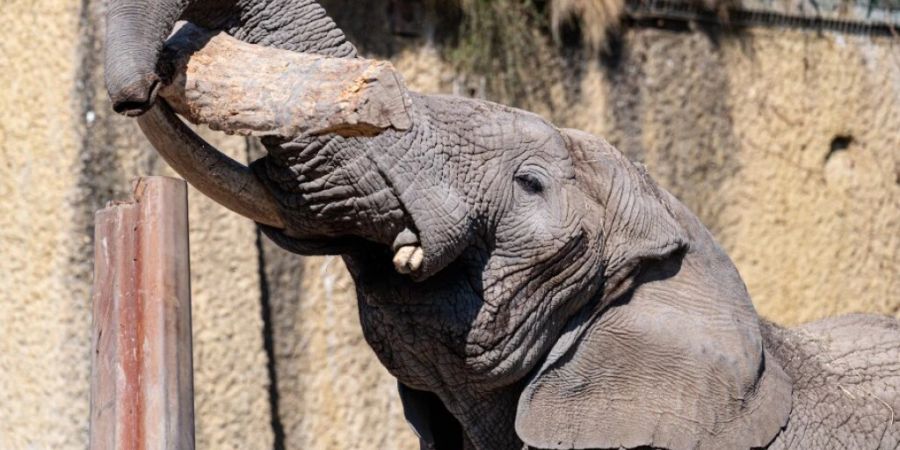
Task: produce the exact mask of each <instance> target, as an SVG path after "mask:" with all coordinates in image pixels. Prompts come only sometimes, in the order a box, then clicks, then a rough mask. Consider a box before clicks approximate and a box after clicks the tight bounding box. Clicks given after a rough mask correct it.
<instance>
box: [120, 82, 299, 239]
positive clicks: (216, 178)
mask: <svg viewBox="0 0 900 450" xmlns="http://www.w3.org/2000/svg"><path fill="white" fill-rule="evenodd" d="M137 121H138V125H140V127H141V130H142V131H143V132H144V135H146V136H147V139H148V140H149V141H150V143H151V144H153V146H154V147H155V148H156V150H157V152H159V154H160V155H161V156H162V157H163V159H164V160H166V162H167V163H169V165H170V166H172V168H173V169H175V171H176V172H178V173H179V174H180V175H181V176H182V177H184V179H185V180H187V182H188V183H190V184H191V186H193V187H195V188H196V189H197V190H198V191H200V192H202V193H203V194H204V195H206V196H208V197H210V198H211V199H213V200H214V201H216V202H217V203H219V204H221V205H222V206H225V207H226V208H228V209H230V210H232V211H234V212H236V213H238V214H240V215H242V216H244V217H247V218H249V219H251V220H254V221H256V222H259V223H262V224H265V225H269V226H271V227H275V228H279V229H282V228H284V221H283V220H282V218H281V215H280V214H279V213H278V207H277V205H276V203H275V199H274V198H273V197H272V195H271V193H269V191H268V190H266V188H265V187H264V186H263V185H262V183H261V182H260V181H259V180H258V179H256V177H255V176H254V175H253V173H252V172H251V171H250V169H249V168H248V167H247V166H245V165H243V164H241V163H239V162H237V161H235V160H233V159H231V158H229V157H228V156H226V155H225V154H223V153H222V152H220V151H219V150H217V149H216V148H215V147H213V146H212V145H210V144H209V143H207V142H206V141H204V140H203V138H201V137H200V136H197V134H196V133H194V132H193V131H191V129H190V128H188V127H187V125H185V124H184V122H182V121H181V119H179V118H178V116H176V115H175V113H174V112H173V111H172V109H171V108H170V107H169V105H168V104H166V102H164V101H161V100H160V101H157V102H156V103H155V104H154V105H153V107H152V108H150V110H149V111H147V113H146V114H143V115H141V116H140V117H138V119H137Z"/></svg>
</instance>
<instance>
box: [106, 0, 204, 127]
mask: <svg viewBox="0 0 900 450" xmlns="http://www.w3.org/2000/svg"><path fill="white" fill-rule="evenodd" d="M186 5H187V2H186V1H185V0H181V1H178V0H169V1H164V2H150V3H145V2H136V1H134V0H111V1H110V4H109V11H108V13H107V27H106V44H107V48H106V62H105V71H106V89H107V91H108V92H109V97H110V99H111V100H112V105H113V109H114V110H115V111H116V112H118V113H121V114H125V115H128V116H137V115H140V114H143V113H144V112H146V111H147V110H148V109H149V108H150V106H151V105H152V104H153V102H154V101H155V100H156V94H157V92H158V90H159V87H160V84H161V83H160V77H159V75H158V72H157V61H158V59H159V54H160V51H161V50H162V48H163V43H164V42H165V40H166V37H167V36H168V35H169V32H170V31H171V30H172V27H174V25H175V21H176V20H178V18H179V17H180V16H181V15H182V13H183V12H184V9H185V8H186Z"/></svg>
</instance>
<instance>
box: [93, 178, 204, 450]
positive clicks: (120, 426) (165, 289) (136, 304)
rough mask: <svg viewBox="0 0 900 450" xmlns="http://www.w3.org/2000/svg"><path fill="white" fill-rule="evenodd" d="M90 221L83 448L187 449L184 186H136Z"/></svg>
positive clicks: (167, 181) (152, 182) (189, 387)
mask: <svg viewBox="0 0 900 450" xmlns="http://www.w3.org/2000/svg"><path fill="white" fill-rule="evenodd" d="M95 221H96V230H95V243H94V294H93V343H92V344H93V345H92V350H93V351H92V355H91V358H92V361H91V362H92V365H91V372H92V373H91V376H92V379H91V430H90V448H91V450H113V449H115V450H144V449H148V450H149V449H154V450H155V449H178V450H185V449H187V450H190V449H193V448H194V395H193V367H192V359H191V288H190V267H189V256H188V221H187V185H186V184H185V182H184V181H181V180H177V179H174V178H167V177H147V178H141V179H139V180H138V181H137V182H136V183H135V185H134V198H133V199H132V200H131V201H129V202H126V203H119V204H113V205H110V206H109V207H107V208H105V209H103V210H100V211H98V212H97V214H96V217H95Z"/></svg>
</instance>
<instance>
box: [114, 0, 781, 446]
mask: <svg viewBox="0 0 900 450" xmlns="http://www.w3.org/2000/svg"><path fill="white" fill-rule="evenodd" d="M114 3H115V5H116V6H115V7H113V8H111V10H110V25H109V26H110V29H111V31H110V37H109V39H110V40H111V42H110V53H109V56H108V60H107V76H108V80H110V81H109V86H110V93H111V96H112V98H113V100H114V102H116V103H117V104H118V105H119V108H118V109H119V110H121V111H125V112H129V111H134V112H136V113H137V112H142V111H144V110H146V109H148V108H150V103H152V102H153V100H154V98H153V89H154V88H153V84H154V82H155V81H154V75H152V74H155V73H156V72H155V71H154V70H155V69H154V68H155V67H156V65H157V63H158V61H157V60H156V58H158V53H159V49H160V48H161V46H162V41H163V40H164V39H165V37H166V36H167V35H168V33H169V30H170V29H171V26H172V24H173V23H174V21H175V20H176V19H178V18H184V17H187V18H189V19H191V20H194V21H198V22H199V23H201V24H205V25H207V26H217V27H220V28H225V29H227V30H228V31H229V32H231V33H233V34H235V35H236V36H238V37H241V38H244V39H246V40H248V41H251V42H257V43H263V44H267V45H274V46H279V47H281V48H287V49H296V50H304V51H316V52H325V53H329V52H330V53H329V54H333V55H352V54H353V51H352V47H349V44H346V42H344V40H343V37H342V36H343V35H342V34H341V33H340V31H339V30H337V29H336V28H335V27H334V25H333V23H331V22H330V20H329V19H328V18H327V16H325V15H324V13H323V12H322V11H321V9H320V8H319V7H318V6H317V5H315V3H313V2H307V1H296V2H289V1H287V0H284V1H281V2H279V1H275V0H270V1H266V0H257V2H256V3H255V4H252V3H251V2H249V1H248V2H241V1H237V2H225V6H223V7H221V8H220V9H216V8H213V7H212V6H211V5H209V4H206V3H203V2H199V3H197V4H194V3H191V2H185V1H183V0H182V1H177V0H171V2H170V3H171V5H170V6H167V7H163V6H159V7H158V8H155V9H154V8H151V9H150V10H149V11H150V13H149V15H150V16H152V17H148V13H146V12H145V11H146V10H147V9H146V8H141V7H138V6H135V5H138V3H137V2H136V0H116V2H114ZM161 3H165V2H161ZM209 3H212V2H209ZM288 5H296V6H295V7H296V8H299V9H298V10H297V11H307V12H309V11H313V12H312V13H309V14H308V15H303V14H302V13H298V14H301V15H300V16H298V17H302V18H308V19H310V21H307V22H303V21H299V22H290V26H291V27H295V28H292V30H293V31H292V32H282V29H281V28H280V27H282V26H287V25H286V24H285V23H282V22H277V21H276V22H271V21H272V20H276V19H275V18H279V17H282V16H281V14H283V11H284V9H283V8H290V7H291V6H288ZM129 14H130V15H129ZM267 17H268V19H266V18H267ZM234 18H237V19H234ZM116 30H124V31H118V32H117V31H116ZM267 30H268V31H267ZM114 41H121V42H118V43H116V44H115V45H113V42H114ZM142 51H143V52H144V53H141V52H142ZM148 74H151V75H148ZM146 80H150V82H149V83H148V82H147V81H146ZM132 86H135V87H132ZM410 98H411V99H412V100H411V105H410V108H409V111H410V112H409V114H410V117H411V119H412V126H411V127H409V129H405V130H398V129H388V130H385V131H384V132H382V133H379V134H377V135H360V136H341V135H337V134H329V133H326V134H321V135H301V136H281V137H267V138H265V139H264V141H263V143H264V144H265V146H266V148H267V150H268V152H269V154H268V156H267V157H265V158H263V159H261V160H259V161H257V162H256V163H254V165H253V169H252V174H251V171H247V170H246V168H243V167H240V166H238V165H235V164H234V163H233V162H228V161H225V163H224V164H222V163H221V162H217V161H213V163H212V164H210V163H209V162H208V161H202V160H200V159H202V158H200V159H198V160H188V161H182V163H183V165H184V166H185V168H186V170H189V171H191V173H192V175H191V176H192V177H194V180H192V179H191V178H190V177H189V176H186V178H188V180H189V181H191V182H192V183H195V184H198V183H199V184H201V190H203V186H205V187H206V190H205V191H204V192H208V193H211V194H210V195H212V196H213V197H214V198H215V199H217V200H219V201H220V202H222V203H224V204H226V205H228V206H230V207H232V209H235V210H236V211H238V212H241V213H242V214H245V215H247V216H248V217H250V218H253V219H254V220H257V221H258V222H261V223H262V224H263V229H264V231H265V232H266V234H267V235H268V236H269V237H271V238H272V239H273V240H274V241H276V242H277V243H279V244H280V245H281V246H283V247H285V248H287V249H289V250H292V251H295V252H297V253H301V254H323V253H324V254H340V255H343V256H344V259H345V262H346V263H347V267H348V269H349V270H350V272H351V274H352V276H353V278H354V281H355V283H356V288H357V294H358V299H359V310H360V318H361V323H362V326H363V331H364V335H365V338H366V340H367V341H368V342H369V344H370V345H371V347H372V348H373V350H374V351H375V352H376V354H377V355H378V357H379V359H380V360H381V361H382V363H383V364H384V365H385V366H386V367H387V368H388V370H389V371H390V372H391V373H392V374H393V375H394V376H396V377H397V378H398V380H399V382H400V385H401V389H400V391H401V397H402V399H403V401H404V406H405V410H406V414H407V417H408V418H409V420H410V422H411V423H412V424H413V426H414V428H415V429H416V431H417V432H418V433H419V435H420V437H421V438H422V440H423V443H425V444H426V445H427V446H430V447H432V448H458V447H455V446H457V445H466V446H471V447H474V448H480V449H501V448H521V447H522V444H523V443H524V444H527V445H528V446H531V447H537V448H620V447H624V448H634V447H642V446H650V447H662V448H673V449H681V448H750V447H760V446H765V445H766V444H768V443H769V442H770V441H771V440H772V439H773V438H774V437H775V436H776V434H777V433H778V432H779V430H781V428H782V427H783V426H784V424H785V422H786V421H787V417H788V413H789V411H790V393H791V384H790V381H789V380H788V378H787V376H786V375H785V373H784V372H783V371H782V369H781V367H780V366H779V364H778V363H777V362H776V361H775V360H774V359H772V358H770V357H768V354H767V352H766V350H765V349H764V347H763V342H762V338H761V335H760V325H759V322H758V318H757V315H756V313H755V311H754V309H753V306H752V304H751V303H750V301H749V296H748V294H747V292H746V289H745V287H744V285H743V282H742V281H741V279H740V277H739V276H738V274H737V271H736V269H735V268H734V266H733V264H732V263H731V261H730V260H729V259H728V257H727V256H725V254H724V252H723V251H722V250H721V249H720V248H719V247H718V245H717V244H716V243H715V241H714V240H713V238H712V237H711V235H710V234H709V232H708V231H707V230H706V229H705V228H704V227H703V225H702V224H700V222H699V221H698V219H697V218H696V217H695V216H694V215H693V214H692V213H690V211H688V210H687V209H686V208H685V207H684V206H683V205H681V204H680V203H679V202H678V201H677V200H675V199H674V198H673V197H672V196H671V195H669V194H668V193H667V192H665V191H664V190H662V189H661V188H659V187H658V186H657V185H656V184H655V183H654V182H653V181H652V180H651V179H650V177H649V176H648V175H647V173H646V172H645V171H644V170H643V169H642V168H641V167H639V166H637V165H634V164H632V163H630V162H629V161H627V160H626V159H625V158H624V157H623V156H622V155H621V154H620V153H619V152H618V151H617V150H616V149H614V148H613V147H612V146H610V145H609V144H608V143H606V142H605V141H603V140H602V139H600V138H597V137H594V136H591V135H588V134H585V133H582V132H579V131H575V130H565V129H559V128H557V127H555V126H553V125H552V124H550V123H548V122H547V121H545V120H544V119H542V118H540V117H538V116H536V115H534V114H531V113H528V112H525V111H521V110H517V109H514V108H508V107H504V106H501V105H497V104H493V103H489V102H483V101H477V100H471V99H462V98H455V97H446V96H429V95H418V94H412V93H411V94H410ZM140 120H141V121H142V126H143V127H144V130H145V133H147V134H148V137H150V139H151V141H153V143H154V145H156V146H157V147H158V148H160V147H171V148H169V150H167V153H170V154H171V153H177V151H178V150H177V148H181V147H184V148H186V149H194V150H196V152H194V153H192V152H193V151H194V150H191V151H187V152H185V153H192V154H197V155H211V154H215V152H214V151H213V150H212V149H211V147H209V146H208V144H206V143H204V142H202V141H200V140H199V138H198V137H196V136H195V135H193V134H192V133H190V132H189V131H188V130H187V129H185V128H184V126H183V124H181V123H180V121H179V120H178V119H177V117H175V116H174V114H172V113H171V111H169V110H168V109H167V108H165V106H164V105H157V106H153V108H152V109H151V111H150V114H146V115H145V116H143V117H141V119H140ZM172 149H175V150H174V151H173V150H172ZM161 150H162V148H161ZM183 173H184V172H183ZM204 183H205V184H204ZM463 443H464V444H463Z"/></svg>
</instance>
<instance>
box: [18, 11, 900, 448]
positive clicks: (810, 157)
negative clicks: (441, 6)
mask: <svg viewBox="0 0 900 450" xmlns="http://www.w3.org/2000/svg"><path fill="white" fill-rule="evenodd" d="M331 3H340V2H331ZM354 10H358V9H356V8H344V11H343V12H342V14H341V15H343V16H346V17H344V18H343V19H341V20H344V21H345V22H343V23H342V25H346V26H348V29H349V30H350V33H351V36H353V37H354V38H359V36H361V35H364V33H362V32H361V29H363V28H364V27H363V26H362V25H360V24H366V23H371V21H368V22H367V21H364V20H363V21H361V19H359V17H357V18H354V17H355V16H354V13H353V11H354ZM373 10H376V11H377V10H378V9H377V8H374V9H373ZM38 12H39V13H38ZM102 16H103V4H102V2H94V1H85V2H81V3H80V2H74V1H65V0H38V1H28V2H25V1H22V0H9V1H6V2H5V3H4V5H3V8H0V21H2V23H4V24H5V25H6V26H5V27H4V28H3V30H2V31H0V69H2V70H0V86H7V88H6V89H3V90H0V159H2V162H0V248H2V249H3V250H2V258H0V294H2V295H0V424H2V425H0V448H3V449H7V448H9V449H22V448H84V447H85V445H86V438H87V420H86V419H87V407H88V406H87V405H88V398H87V397H88V392H87V391H88V377H89V373H90V367H89V363H88V361H89V358H88V351H89V348H88V347H89V335H90V333H89V325H90V317H89V295H90V276H91V255H90V251H91V248H92V243H91V237H90V232H91V226H90V224H91V221H92V214H93V211H94V210H96V209H97V208H99V207H101V206H102V205H103V204H105V202H106V201H108V200H110V199H113V198H121V197H123V196H124V195H126V193H127V191H128V189H129V186H130V184H129V180H130V179H131V178H133V177H134V176H136V175H138V174H146V173H160V172H165V169H164V168H162V165H161V163H160V162H159V161H157V158H155V156H154V154H153V151H152V149H150V148H149V147H148V146H147V144H146V143H144V141H143V140H142V138H141V136H140V134H139V131H138V130H137V129H136V127H135V126H134V124H133V123H131V121H129V120H126V119H124V118H120V117H117V116H115V115H114V114H112V112H111V111H110V109H109V106H108V104H107V102H106V99H105V94H104V93H103V89H102V73H101V71H102V68H101V66H102V64H101V63H100V62H101V61H102V36H103V29H102V20H101V18H102ZM356 16H359V14H356ZM365 17H366V18H370V19H371V17H369V16H368V15H366V16H365ZM353 27H356V28H355V29H354V28H353ZM370 28H371V27H370ZM375 28H376V29H367V30H366V32H367V33H368V34H367V35H369V36H373V37H371V38H370V39H376V41H375V42H371V43H369V44H367V45H363V46H362V47H363V50H364V51H368V52H370V53H371V54H374V55H379V56H382V57H391V58H392V59H393V60H394V61H395V63H396V64H397V66H398V67H399V68H400V69H401V71H402V72H403V73H404V74H405V76H406V78H407V81H408V82H409V84H410V85H411V86H413V87H414V88H416V89H418V90H421V91H425V92H447V93H452V92H461V93H474V94H476V95H480V93H479V86H480V85H481V83H479V76H478V75H473V74H466V76H465V77H461V76H459V74H457V73H455V72H454V71H453V70H452V68H451V67H450V66H449V65H448V64H447V63H446V62H445V61H444V59H443V56H442V55H443V53H442V51H441V49H440V48H438V47H437V46H436V45H431V44H428V43H427V42H426V40H422V39H420V40H401V39H394V38H392V37H390V34H389V33H388V32H387V31H385V30H384V29H382V28H379V27H375ZM354 30H355V31H354ZM623 43H624V44H623V46H622V48H621V53H620V55H619V58H618V60H617V61H618V62H617V63H616V61H612V62H611V61H610V60H606V62H603V63H601V62H599V61H597V60H594V59H591V58H585V57H584V55H580V56H576V57H572V56H570V57H568V58H563V57H561V56H558V55H557V56H554V55H552V54H551V53H548V52H550V50H548V49H547V48H545V47H541V46H540V45H538V44H536V45H535V52H536V56H535V61H536V63H535V70H534V77H535V79H536V80H540V82H535V83H534V85H535V86H538V87H539V89H538V88H536V89H537V90H536V91H535V92H534V93H533V95H532V98H530V99H527V100H528V101H527V103H528V104H529V105H530V106H532V107H533V108H534V109H536V110H537V111H538V112H540V113H542V114H544V115H546V116H548V117H550V118H552V119H553V120H554V121H555V122H557V123H558V124H560V125H563V126H571V127H576V128H583V129H585V130H588V131H592V132H595V133H598V134H600V135H602V136H605V137H606V138H607V139H609V140H610V141H611V142H613V143H614V144H616V145H617V146H619V148H621V149H622V150H623V151H625V152H626V153H628V154H629V155H631V156H632V157H633V158H635V159H638V160H640V161H643V162H644V163H645V164H647V166H648V167H649V169H650V171H651V172H652V173H653V174H654V175H655V176H656V177H657V179H658V180H659V181H660V182H661V183H662V184H663V185H665V186H666V187H667V188H669V189H670V190H671V191H672V192H674V193H675V194H676V195H678V196H679V197H680V198H681V199H682V200H683V201H684V202H685V203H687V204H688V205H689V206H690V207H691V208H693V209H694V210H695V211H697V212H698V214H699V215H700V216H701V218H702V219H703V220H704V222H705V223H707V225H708V226H709V227H710V228H711V229H712V230H713V232H714V233H715V234H716V236H717V238H718V239H719V240H720V241H721V243H722V244H723V245H724V247H725V248H726V249H727V250H728V252H729V254H730V255H731V256H732V257H733V258H734V259H735V261H736V263H737V265H738V267H739V269H740V270H741V273H742V275H743V276H744V279H745V281H746V282H747V284H748V287H749V289H750V292H751V294H752V296H753V298H754V302H755V304H756V305H757V307H758V309H759V310H760V312H761V313H763V314H764V315H766V316H767V317H769V318H771V319H774V320H776V321H779V322H782V323H799V322H802V321H806V320H811V319H815V318H819V317H824V316H828V315H832V314H838V313H844V312H849V311H871V312H881V313H887V314H893V315H895V316H900V296H898V295H897V292H900V273H898V271H900V270H898V267H900V234H898V233H897V230H898V229H900V184H898V182H900V180H898V178H900V133H898V132H897V131H896V130H900V108H897V106H896V105H898V104H900V49H898V48H897V46H898V45H900V44H898V42H897V41H896V40H893V41H891V40H887V39H883V40H878V39H870V38H867V37H859V36H848V35H838V34H832V33H824V34H821V35H819V34H816V33H812V32H799V31H778V30H762V29H758V30H752V31H749V32H746V33H743V34H741V35H738V36H715V35H706V34H703V33H697V32H695V33H686V32H671V31H662V30H655V29H641V30H632V31H629V32H628V33H627V34H626V35H625V36H624V40H623ZM217 142H219V143H220V145H221V146H222V147H223V148H225V149H227V150H228V151H229V152H231V154H232V155H233V156H235V157H237V158H239V159H246V158H247V157H248V156H247V155H248V153H249V154H256V153H255V150H254V149H253V148H251V147H253V146H252V145H249V144H248V143H247V142H245V141H244V140H242V139H230V140H228V142H227V143H226V142H225V141H217ZM190 200H191V251H192V269H193V285H192V291H193V301H194V326H195V336H194V337H195V355H194V356H195V367H196V385H197V388H196V391H197V403H196V406H197V428H198V448H250V449H254V448H260V449H263V448H272V444H273V442H276V441H277V442H283V443H286V444H287V446H288V448H311V449H312V448H415V444H414V441H413V437H412V434H411V432H409V431H408V430H407V429H406V427H405V424H404V422H403V419H402V414H401V410H400V406H399V402H398V401H397V399H396V396H395V394H394V389H395V386H394V381H393V380H392V379H391V378H390V377H389V376H388V374H387V373H386V372H385V371H384V369H383V368H382V367H381V366H380V365H379V364H378V362H377V361H376V360H375V358H374V356H373V354H372V352H371V351H370V350H369V349H368V347H367V346H366V344H365V342H364V341H363V339H362V337H361V336H360V332H359V325H358V319H357V316H356V311H355V299H354V298H353V289H352V284H351V282H350V281H349V279H348V277H347V275H346V272H345V270H344V268H343V265H342V263H341V261H340V259H339V258H333V257H332V258H309V259H301V258H298V257H295V256H293V255H288V254H286V253H284V252H282V251H280V250H278V249H276V248H274V246H272V245H271V244H270V243H268V242H266V241H259V242H258V241H257V239H258V235H257V233H256V231H255V229H254V227H253V226H252V224H251V223H249V222H248V221H245V220H243V219H239V218H237V217H235V216H234V215H233V214H231V213H229V212H227V211H225V210H224V209H223V208H221V207H219V206H217V205H214V204H212V203H210V202H208V201H206V200H205V199H203V198H201V197H200V196H199V195H197V193H196V192H192V194H191V198H190ZM265 318H268V319H271V320H269V322H268V325H267V324H266V322H265V321H264V319H265ZM270 354H271V355H274V360H270V358H269V355H270ZM273 380H274V382H275V385H274V387H275V388H274V389H270V387H271V386H272V381H273ZM273 419H274V420H273Z"/></svg>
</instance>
